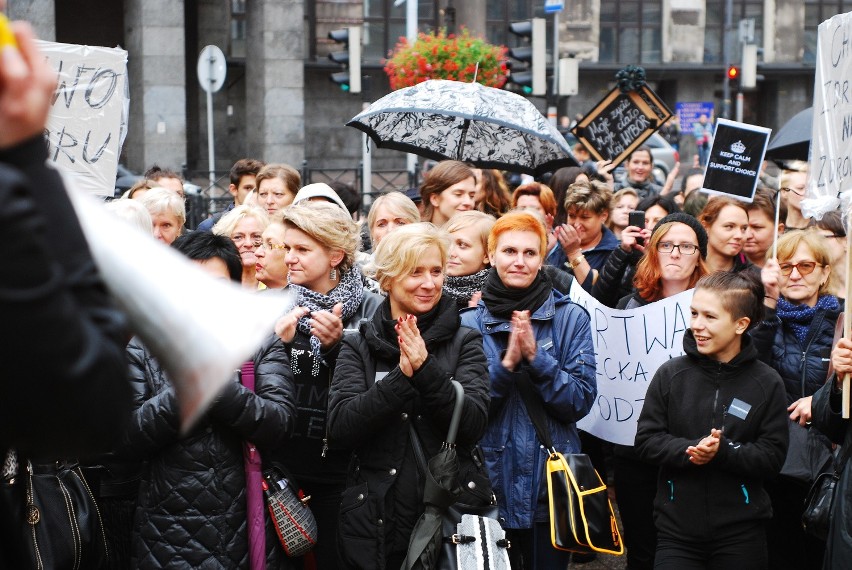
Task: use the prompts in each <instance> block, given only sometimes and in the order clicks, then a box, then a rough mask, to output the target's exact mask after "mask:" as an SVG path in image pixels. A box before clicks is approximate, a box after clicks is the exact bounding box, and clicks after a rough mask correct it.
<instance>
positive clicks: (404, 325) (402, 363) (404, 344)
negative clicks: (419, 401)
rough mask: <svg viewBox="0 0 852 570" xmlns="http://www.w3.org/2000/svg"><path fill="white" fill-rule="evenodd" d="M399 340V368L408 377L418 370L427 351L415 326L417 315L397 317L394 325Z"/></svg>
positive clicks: (427, 353) (424, 360) (427, 354)
mask: <svg viewBox="0 0 852 570" xmlns="http://www.w3.org/2000/svg"><path fill="white" fill-rule="evenodd" d="M394 328H395V329H396V333H397V335H398V340H399V368H400V370H401V371H402V373H403V374H405V375H406V376H408V377H409V378H410V377H411V376H413V375H414V373H415V372H417V371H418V370H420V367H421V366H423V363H424V362H426V358H427V357H428V356H429V352H428V351H427V350H426V342H425V341H424V340H423V337H422V336H420V329H418V328H417V317H415V316H414V315H406V316H405V317H400V318H399V319H397V322H396V325H395V327H394Z"/></svg>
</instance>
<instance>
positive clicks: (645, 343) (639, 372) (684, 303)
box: [570, 281, 692, 445]
mask: <svg viewBox="0 0 852 570" xmlns="http://www.w3.org/2000/svg"><path fill="white" fill-rule="evenodd" d="M570 297H571V300H572V301H574V302H575V303H577V304H578V305H580V306H582V307H585V309H586V310H587V311H588V312H589V316H590V317H591V319H592V343H593V344H594V348H595V359H596V362H597V385H598V396H597V398H596V399H595V403H594V405H593V406H592V410H591V411H590V412H589V415H587V416H586V417H585V418H583V419H582V420H581V421H579V422H577V427H579V428H580V429H582V430H583V431H587V432H589V433H591V434H592V435H595V436H597V437H599V438H601V439H604V440H606V441H611V442H613V443H619V444H621V445H633V440H634V438H635V437H636V422H637V420H638V419H639V413H640V412H641V411H642V404H643V402H644V401H645V392H646V391H647V390H648V385H649V384H650V383H651V379H652V378H653V377H654V373H655V372H656V371H657V368H659V367H660V365H662V364H663V363H664V362H667V361H668V360H669V359H671V358H674V357H675V356H681V355H683V333H684V332H685V331H686V330H687V328H689V318H690V312H689V304H690V302H691V301H692V289H690V290H689V291H684V292H683V293H680V294H678V295H675V296H673V297H669V298H668V299H663V300H662V301H657V302H656V303H651V304H649V305H645V306H644V307H639V308H636V309H629V310H624V311H620V310H618V309H610V308H609V307H607V306H605V305H603V304H601V303H600V302H598V301H597V300H596V299H595V298H594V297H592V296H591V295H590V294H589V293H588V292H586V291H585V290H583V288H582V287H580V286H579V285H578V284H577V282H576V281H575V282H574V283H573V285H572V286H571V291H570Z"/></svg>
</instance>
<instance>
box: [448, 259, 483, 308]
mask: <svg viewBox="0 0 852 570" xmlns="http://www.w3.org/2000/svg"><path fill="white" fill-rule="evenodd" d="M487 276H488V268H487V267H486V268H485V269H481V270H479V271H477V272H476V273H472V274H471V275H460V276H456V277H453V276H451V275H447V276H446V277H445V278H444V294H445V295H448V296H449V297H452V298H453V299H455V301H456V303H458V304H459V305H464V306H467V303H468V301H470V298H471V297H473V294H474V293H476V292H477V291H482V284H483V283H485V278H486V277H487Z"/></svg>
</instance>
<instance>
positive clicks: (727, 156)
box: [702, 119, 772, 202]
mask: <svg viewBox="0 0 852 570" xmlns="http://www.w3.org/2000/svg"><path fill="white" fill-rule="evenodd" d="M771 133H772V130H771V129H767V128H765V127H758V126H755V125H747V124H745V123H737V122H736V121H729V120H727V119H719V120H718V121H716V133H715V134H714V135H713V147H712V148H711V149H710V158H709V159H708V160H707V168H706V169H705V171H704V185H703V188H702V191H704V192H707V193H708V194H724V195H726V196H731V197H732V198H736V199H738V200H742V201H744V202H751V201H752V200H753V199H754V191H755V189H757V181H758V179H759V178H760V168H761V166H762V165H763V155H764V154H766V145H767V144H769V135H770V134H771Z"/></svg>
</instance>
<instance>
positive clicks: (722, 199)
mask: <svg viewBox="0 0 852 570" xmlns="http://www.w3.org/2000/svg"><path fill="white" fill-rule="evenodd" d="M698 220H699V221H700V222H701V225H702V226H704V230H705V231H706V232H707V257H706V260H707V266H708V268H709V269H710V271H711V272H716V271H733V272H735V273H736V272H738V271H743V270H744V269H749V270H751V271H753V272H754V274H755V275H756V276H759V275H760V271H759V270H758V269H757V268H756V267H755V266H754V265H753V264H752V263H751V262H750V261H749V260H748V258H747V257H746V256H745V253H743V247H744V246H745V243H746V236H747V234H748V205H747V204H746V203H745V202H740V201H739V200H737V199H735V198H729V197H728V196H714V197H713V198H710V200H709V201H708V202H707V205H706V206H704V209H703V210H701V213H700V214H699V215H698Z"/></svg>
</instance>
